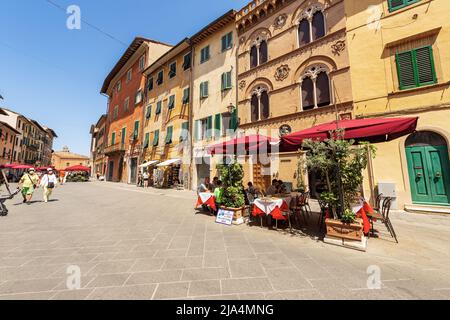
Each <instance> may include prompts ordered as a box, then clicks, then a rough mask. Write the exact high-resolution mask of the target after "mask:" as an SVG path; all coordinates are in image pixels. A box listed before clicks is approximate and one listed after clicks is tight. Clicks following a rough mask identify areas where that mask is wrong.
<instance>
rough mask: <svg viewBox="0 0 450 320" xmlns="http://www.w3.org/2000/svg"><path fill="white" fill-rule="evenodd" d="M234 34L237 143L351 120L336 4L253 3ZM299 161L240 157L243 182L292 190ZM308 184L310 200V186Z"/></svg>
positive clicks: (340, 12) (340, 5)
mask: <svg viewBox="0 0 450 320" xmlns="http://www.w3.org/2000/svg"><path fill="white" fill-rule="evenodd" d="M236 28H237V30H238V35H239V49H238V57H237V60H238V80H237V85H238V88H239V90H238V113H239V131H240V133H239V134H240V135H249V134H262V135H266V136H270V137H273V138H279V137H280V136H282V135H284V134H288V133H290V132H296V131H300V130H303V129H306V128H309V127H311V126H313V125H317V124H320V123H324V122H329V121H333V120H336V117H342V118H351V117H353V102H352V101H353V97H352V92H351V77H350V64H349V57H348V51H347V46H346V41H347V38H346V17H345V6H344V1H342V0H334V1H333V0H331V1H325V0H319V1H300V0H255V1H252V2H251V3H250V4H248V5H247V6H246V7H244V8H243V9H242V10H240V11H239V12H238V13H237V15H236ZM299 156H300V155H299V153H284V154H283V153H282V154H279V155H277V157H279V158H277V159H273V158H269V157H267V156H265V155H263V156H260V157H258V156H257V155H252V156H248V157H245V159H242V161H243V162H245V165H244V169H245V179H246V180H247V181H253V182H254V183H255V185H257V186H258V187H259V188H260V189H263V190H265V189H266V188H267V187H268V185H269V184H270V183H271V180H272V179H274V178H276V179H281V180H283V181H285V182H286V183H288V184H292V188H293V189H295V188H298V187H300V186H297V181H299V180H298V179H297V176H296V174H297V167H298V162H299V160H298V158H299ZM304 180H305V181H306V180H307V179H306V177H305V179H304ZM309 180H310V181H309V184H310V189H311V191H312V193H313V194H314V193H315V188H316V184H318V179H317V178H316V177H315V174H314V173H310V175H309Z"/></svg>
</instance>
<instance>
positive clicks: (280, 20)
mask: <svg viewBox="0 0 450 320" xmlns="http://www.w3.org/2000/svg"><path fill="white" fill-rule="evenodd" d="M287 18H288V16H287V14H282V15H280V16H278V17H277V18H276V19H275V22H274V23H273V26H274V28H275V29H281V28H283V27H284V25H285V24H286V21H287Z"/></svg>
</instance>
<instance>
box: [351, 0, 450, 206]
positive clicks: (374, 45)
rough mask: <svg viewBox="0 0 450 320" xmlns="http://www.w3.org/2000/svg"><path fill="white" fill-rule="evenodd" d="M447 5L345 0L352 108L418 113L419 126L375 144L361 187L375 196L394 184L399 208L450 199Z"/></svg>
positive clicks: (374, 113)
mask: <svg viewBox="0 0 450 320" xmlns="http://www.w3.org/2000/svg"><path fill="white" fill-rule="evenodd" d="M449 9H450V3H449V2H448V1H445V0H434V1H425V0H417V1H407V0H397V1H393V0H390V1H388V0H378V1H368V0H367V1H345V11H346V16H347V43H348V50H349V57H350V64H351V66H352V70H351V77H352V79H351V80H352V81H351V83H352V91H353V97H354V105H355V115H356V116H357V117H407V116H408V117H419V122H418V128H417V130H418V131H417V133H415V134H412V135H411V136H408V137H404V138H401V139H398V140H395V141H391V142H387V143H383V144H378V145H377V147H378V151H377V156H376V158H375V159H374V161H373V167H372V168H371V170H369V173H368V174H367V179H366V183H365V186H364V189H365V193H366V195H367V196H369V195H372V197H374V195H375V194H376V193H377V192H378V190H377V189H379V188H380V186H382V185H386V184H388V185H389V184H390V185H391V186H392V188H393V189H395V190H396V195H395V196H396V207H398V208H399V209H403V208H405V207H406V209H408V210H412V211H415V210H417V211H430V210H431V211H438V210H441V209H442V210H443V211H448V206H449V204H450V169H449V148H448V143H449V141H450V129H449V125H448V123H447V121H448V120H447V119H448V117H450V90H449V87H450V85H449V84H450V69H449V68H448V64H449V63H450V41H449V39H450V21H449V19H448V15H447V14H445V12H448V10H449ZM430 207H431V209H430ZM439 207H441V209H439Z"/></svg>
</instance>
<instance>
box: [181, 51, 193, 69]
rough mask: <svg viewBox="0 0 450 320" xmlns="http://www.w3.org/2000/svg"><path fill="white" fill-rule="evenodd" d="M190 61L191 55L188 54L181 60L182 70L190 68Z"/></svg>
mask: <svg viewBox="0 0 450 320" xmlns="http://www.w3.org/2000/svg"><path fill="white" fill-rule="evenodd" d="M191 60H192V53H191V52H189V53H188V54H187V55H185V56H184V58H183V70H188V69H190V68H191Z"/></svg>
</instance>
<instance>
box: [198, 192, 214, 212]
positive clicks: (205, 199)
mask: <svg viewBox="0 0 450 320" xmlns="http://www.w3.org/2000/svg"><path fill="white" fill-rule="evenodd" d="M202 205H205V206H209V207H210V208H211V209H213V210H214V211H216V210H217V207H216V197H214V194H212V193H201V194H200V195H199V196H198V200H197V205H196V208H198V207H200V206H202Z"/></svg>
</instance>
